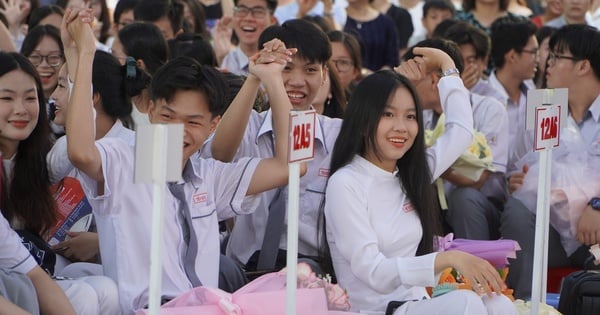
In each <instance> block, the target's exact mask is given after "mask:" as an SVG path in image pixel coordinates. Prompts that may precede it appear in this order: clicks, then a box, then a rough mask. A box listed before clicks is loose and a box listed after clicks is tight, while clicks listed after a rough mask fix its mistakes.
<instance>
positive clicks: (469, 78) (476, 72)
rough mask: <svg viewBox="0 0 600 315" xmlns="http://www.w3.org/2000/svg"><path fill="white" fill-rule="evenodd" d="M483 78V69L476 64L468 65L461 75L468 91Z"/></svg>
mask: <svg viewBox="0 0 600 315" xmlns="http://www.w3.org/2000/svg"><path fill="white" fill-rule="evenodd" d="M480 76H481V69H480V68H479V66H478V65H477V64H476V63H470V64H467V65H466V66H465V68H464V70H463V73H461V74H460V78H461V79H462V80H463V84H464V85H465V87H466V88H467V89H469V90H470V89H471V88H472V87H474V86H475V84H477V82H478V81H479V77H480Z"/></svg>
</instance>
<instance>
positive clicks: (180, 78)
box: [151, 57, 229, 117]
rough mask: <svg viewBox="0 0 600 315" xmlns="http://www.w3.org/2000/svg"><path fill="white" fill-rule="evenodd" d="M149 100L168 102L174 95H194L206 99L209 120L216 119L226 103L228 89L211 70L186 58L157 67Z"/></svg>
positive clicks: (211, 68)
mask: <svg viewBox="0 0 600 315" xmlns="http://www.w3.org/2000/svg"><path fill="white" fill-rule="evenodd" d="M151 90H152V100H154V101H156V100H158V99H164V100H166V101H167V102H170V101H171V100H172V99H173V97H174V96H175V93H176V92H178V91H197V92H200V93H202V94H204V95H205V96H206V100H207V102H208V109H209V111H210V113H211V114H212V115H213V117H215V116H218V115H220V114H221V113H222V112H223V108H224V106H225V105H226V102H227V99H228V90H229V88H228V86H227V83H226V82H225V80H224V79H223V76H222V75H221V73H220V72H219V71H218V70H216V69H215V68H214V67H209V66H203V65H201V64H199V63H198V62H197V61H196V60H194V59H192V58H189V57H177V58H174V59H172V60H170V61H169V62H167V63H166V64H165V65H164V66H162V67H160V68H159V69H158V71H156V73H155V74H154V77H153V78H152V88H151Z"/></svg>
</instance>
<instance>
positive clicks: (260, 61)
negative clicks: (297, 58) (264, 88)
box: [248, 39, 297, 82]
mask: <svg viewBox="0 0 600 315" xmlns="http://www.w3.org/2000/svg"><path fill="white" fill-rule="evenodd" d="M296 51H297V49H296V48H289V49H288V48H286V47H285V44H284V43H283V42H282V41H281V40H279V39H272V40H270V41H268V42H266V43H265V44H264V45H263V49H261V50H260V51H259V52H258V53H256V54H255V55H254V56H251V57H250V58H248V70H249V72H250V74H252V75H254V76H256V77H258V78H259V79H260V80H261V81H263V82H264V81H265V80H269V79H271V78H281V75H280V74H281V71H283V69H284V68H285V65H286V64H287V63H288V62H290V61H292V56H293V55H294V54H295V53H296Z"/></svg>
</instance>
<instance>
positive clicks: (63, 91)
mask: <svg viewBox="0 0 600 315" xmlns="http://www.w3.org/2000/svg"><path fill="white" fill-rule="evenodd" d="M65 54H66V55H67V63H66V64H64V65H63V66H62V67H61V69H60V71H59V75H58V85H57V87H56V90H55V91H54V92H53V93H52V98H53V99H54V100H55V105H56V111H55V118H54V123H55V124H56V125H58V126H64V125H65V122H66V112H67V106H68V102H69V94H70V91H71V88H72V85H73V81H72V78H73V76H74V72H75V70H76V69H77V58H76V54H77V52H76V48H75V47H67V48H66V49H65ZM74 55H75V58H73V56H74ZM68 67H71V69H72V71H71V74H70V78H69V77H68V73H67V72H68V71H67V68H68ZM92 71H93V75H92V85H93V90H94V97H93V102H94V111H95V121H94V123H95V124H94V125H95V132H96V139H100V138H103V137H115V138H120V139H123V141H125V142H126V143H128V144H130V145H132V146H133V145H134V143H135V133H134V132H133V130H131V129H128V128H126V127H125V126H124V123H123V122H125V125H131V124H132V122H131V117H130V113H131V108H132V104H131V101H130V97H131V96H134V95H138V94H139V93H140V92H141V91H142V90H143V89H145V88H149V85H150V77H149V76H148V75H147V74H146V73H145V72H143V71H142V70H141V69H139V68H138V67H137V66H136V65H135V63H129V64H127V65H124V66H121V65H120V64H119V61H118V60H117V59H116V58H115V57H113V56H112V55H110V54H109V53H106V52H103V51H96V53H95V58H94V64H93V66H92ZM130 127H131V126H130ZM46 160H47V163H48V168H49V174H50V182H51V183H53V184H54V183H57V182H58V181H60V180H61V179H63V178H64V177H66V176H68V175H71V176H73V172H74V170H75V167H74V166H73V165H72V164H71V161H69V158H68V154H67V139H66V137H65V136H63V137H61V138H59V139H58V140H57V141H56V143H55V144H54V146H53V147H52V149H51V150H50V152H49V153H48V155H47V156H46ZM93 225H94V226H95V224H93ZM94 230H95V229H94ZM52 249H54V250H56V251H57V252H58V254H60V255H59V256H57V268H56V275H58V276H63V277H68V278H80V277H83V276H89V275H102V274H103V273H102V266H101V265H100V264H98V263H97V262H98V261H99V244H98V234H97V233H95V231H86V232H74V233H71V232H69V238H68V239H67V240H65V241H63V242H60V243H58V244H55V245H53V246H52ZM71 262H73V263H71ZM111 293H112V295H113V298H114V300H115V305H117V303H116V300H117V299H118V296H117V294H116V290H111ZM103 313H110V311H108V310H104V311H103Z"/></svg>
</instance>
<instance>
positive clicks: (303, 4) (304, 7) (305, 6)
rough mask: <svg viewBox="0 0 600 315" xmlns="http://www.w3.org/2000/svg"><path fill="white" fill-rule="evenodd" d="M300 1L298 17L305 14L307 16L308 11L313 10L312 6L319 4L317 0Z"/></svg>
mask: <svg viewBox="0 0 600 315" xmlns="http://www.w3.org/2000/svg"><path fill="white" fill-rule="evenodd" d="M297 2H298V14H297V16H296V17H297V18H302V17H303V16H305V15H306V14H308V12H310V10H312V8H313V7H314V6H315V5H316V4H317V0H297Z"/></svg>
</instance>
